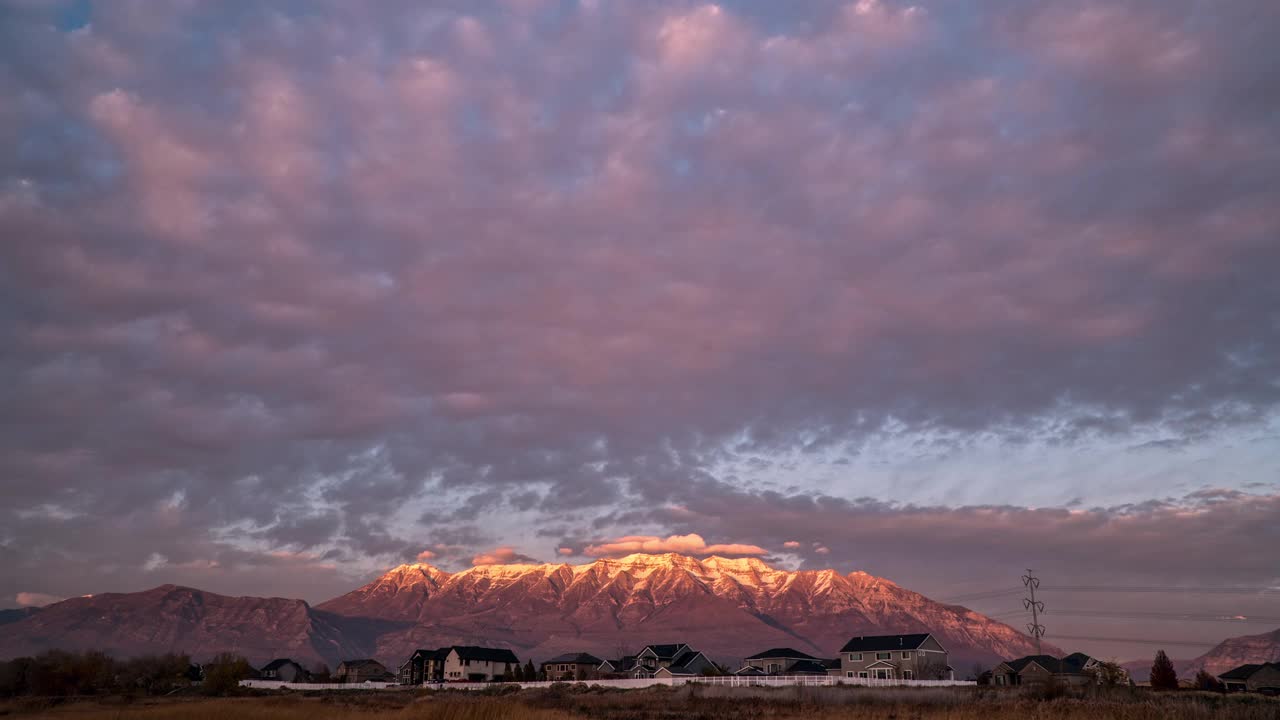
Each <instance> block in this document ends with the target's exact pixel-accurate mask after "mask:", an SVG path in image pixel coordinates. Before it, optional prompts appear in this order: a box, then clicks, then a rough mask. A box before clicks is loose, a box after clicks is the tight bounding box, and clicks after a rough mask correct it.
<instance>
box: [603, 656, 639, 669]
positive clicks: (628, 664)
mask: <svg viewBox="0 0 1280 720" xmlns="http://www.w3.org/2000/svg"><path fill="white" fill-rule="evenodd" d="M605 665H608V666H609V667H611V668H613V671H614V672H626V671H628V670H630V669H631V668H633V667H635V665H636V656H635V655H627V656H625V657H620V658H618V659H617V660H604V661H601V663H600V667H604V666H605Z"/></svg>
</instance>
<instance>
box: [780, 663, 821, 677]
mask: <svg viewBox="0 0 1280 720" xmlns="http://www.w3.org/2000/svg"><path fill="white" fill-rule="evenodd" d="M785 672H786V673H787V674H788V675H826V674H827V666H826V665H824V664H823V663H822V661H820V660H797V661H796V662H794V663H791V667H789V668H787V669H786V671H785Z"/></svg>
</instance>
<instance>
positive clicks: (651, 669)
mask: <svg viewBox="0 0 1280 720" xmlns="http://www.w3.org/2000/svg"><path fill="white" fill-rule="evenodd" d="M715 669H716V666H715V665H714V664H713V663H712V662H711V661H710V660H708V659H707V657H706V656H705V655H703V654H702V653H700V652H698V651H697V650H694V649H693V648H691V647H689V646H688V645H686V644H684V643H676V644H671V645H646V646H645V648H644V649H643V650H641V651H640V652H638V653H636V662H635V665H634V666H632V668H631V669H630V670H628V671H627V674H628V676H630V677H633V678H651V677H676V676H689V675H702V674H704V673H706V672H708V671H714V670H715Z"/></svg>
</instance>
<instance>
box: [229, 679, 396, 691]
mask: <svg viewBox="0 0 1280 720" xmlns="http://www.w3.org/2000/svg"><path fill="white" fill-rule="evenodd" d="M240 686H241V687H247V688H257V689H259V690H386V689H388V688H390V689H392V690H398V689H401V688H404V689H408V686H407V685H399V684H396V683H389V682H372V681H370V682H362V683H295V682H282V681H280V680H241V681H240Z"/></svg>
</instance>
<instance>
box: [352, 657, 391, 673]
mask: <svg viewBox="0 0 1280 720" xmlns="http://www.w3.org/2000/svg"><path fill="white" fill-rule="evenodd" d="M341 664H342V665H343V666H345V667H346V668H347V669H348V670H354V669H356V668H360V669H362V670H367V669H374V670H382V671H383V672H386V670H387V668H386V666H385V665H383V664H382V663H380V662H378V661H377V660H374V659H373V658H359V659H357V660H343V661H342V663H341Z"/></svg>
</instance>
